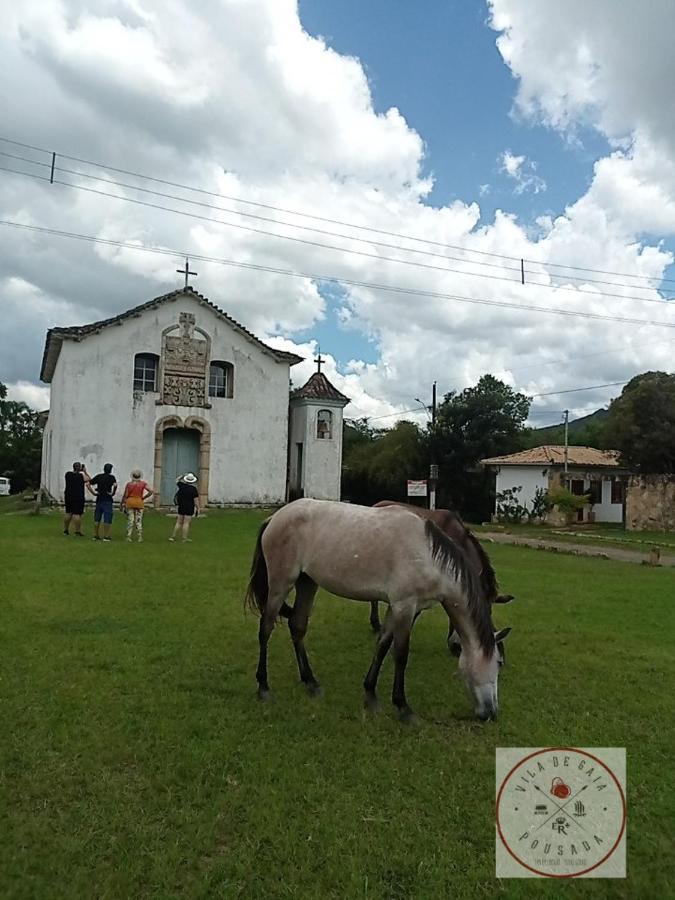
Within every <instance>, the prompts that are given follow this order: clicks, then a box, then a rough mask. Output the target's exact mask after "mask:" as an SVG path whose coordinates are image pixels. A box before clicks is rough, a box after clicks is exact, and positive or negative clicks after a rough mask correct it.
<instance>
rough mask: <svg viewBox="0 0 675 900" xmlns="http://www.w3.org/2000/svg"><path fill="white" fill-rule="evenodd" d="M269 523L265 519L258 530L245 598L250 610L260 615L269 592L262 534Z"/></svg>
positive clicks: (265, 604)
mask: <svg viewBox="0 0 675 900" xmlns="http://www.w3.org/2000/svg"><path fill="white" fill-rule="evenodd" d="M269 523H270V520H269V519H267V520H266V521H264V522H263V523H262V525H261V526H260V531H259V532H258V539H257V540H256V542H255V550H254V551H253V560H252V561H251V577H250V579H249V582H248V590H247V591H246V598H245V600H244V603H245V604H246V606H248V608H249V609H250V610H252V611H253V612H255V611H257V612H258V613H259V614H260V615H262V614H263V613H264V612H265V607H266V606H267V595H268V593H269V581H268V578H267V563H266V562H265V554H264V553H263V550H262V536H263V534H264V533H265V529H266V528H267V526H268V525H269Z"/></svg>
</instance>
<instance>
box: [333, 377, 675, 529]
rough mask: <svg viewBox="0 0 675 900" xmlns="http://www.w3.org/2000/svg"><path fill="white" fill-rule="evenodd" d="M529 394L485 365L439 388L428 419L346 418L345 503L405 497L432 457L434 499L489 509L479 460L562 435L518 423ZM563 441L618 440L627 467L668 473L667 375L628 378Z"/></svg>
mask: <svg viewBox="0 0 675 900" xmlns="http://www.w3.org/2000/svg"><path fill="white" fill-rule="evenodd" d="M530 403H531V399H530V398H529V397H527V396H526V395H525V394H522V393H518V392H517V391H514V390H513V389H512V388H510V387H509V386H508V385H507V384H505V383H504V382H503V381H500V380H499V379H498V378H495V377H494V376H493V375H483V376H482V377H481V378H480V379H479V381H478V383H477V384H476V385H475V386H473V387H470V388H466V389H465V390H463V391H459V392H455V391H451V392H450V393H448V394H446V395H445V396H444V397H443V400H442V402H441V403H440V405H439V407H438V411H437V415H436V422H435V424H433V425H432V424H431V422H429V423H428V424H427V425H426V426H424V427H420V426H419V425H417V424H416V423H414V422H410V421H405V420H403V421H399V422H398V423H397V424H396V425H395V426H394V427H393V428H389V429H381V428H373V427H372V426H371V425H369V423H368V420H367V419H359V420H351V421H347V422H346V423H345V431H344V448H343V473H342V493H343V498H344V499H345V500H349V501H351V502H352V503H366V504H370V503H374V502H376V501H377V500H382V499H385V498H386V499H390V500H406V499H407V497H406V481H407V480H408V479H423V478H428V475H429V466H430V464H431V463H432V462H435V463H437V464H438V467H439V483H438V491H437V505H438V506H443V507H445V506H448V507H452V508H455V509H457V510H459V511H460V512H461V513H462V515H464V516H465V517H466V518H467V519H469V520H470V521H482V520H485V519H487V518H489V516H490V514H491V512H492V510H493V509H494V475H493V474H491V473H490V472H489V471H486V470H485V469H484V468H483V467H482V466H481V465H480V460H481V459H485V458H488V457H492V456H504V455H506V454H508V453H515V452H517V451H519V450H525V449H528V448H530V447H535V446H538V445H540V444H562V443H563V439H564V438H563V428H562V426H561V427H560V429H559V431H557V430H552V429H545V432H546V434H545V436H544V435H543V433H542V432H543V431H544V430H540V429H532V428H528V427H527V426H526V424H525V423H526V421H527V417H528V415H529V411H530ZM568 440H569V443H570V445H573V446H574V445H581V446H591V447H597V448H598V449H612V450H618V451H619V453H620V457H621V462H622V463H623V464H624V465H625V466H627V467H628V468H630V469H631V470H633V471H635V472H641V473H658V474H674V473H675V375H670V374H668V373H666V372H645V373H643V374H642V375H637V376H636V377H635V378H632V379H631V380H630V381H629V382H628V383H627V384H626V385H625V386H624V388H623V390H622V392H621V395H620V396H619V397H616V398H615V399H614V400H612V402H611V403H610V406H609V409H608V410H607V413H606V415H605V416H604V417H603V418H595V417H593V418H592V419H591V421H589V423H588V424H587V425H585V426H584V427H581V428H579V429H570V433H569V439H568Z"/></svg>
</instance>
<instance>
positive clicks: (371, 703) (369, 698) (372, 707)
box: [363, 694, 380, 716]
mask: <svg viewBox="0 0 675 900" xmlns="http://www.w3.org/2000/svg"><path fill="white" fill-rule="evenodd" d="M363 708H364V709H365V710H366V711H367V712H369V713H370V714H371V715H373V716H374V715H376V714H377V713H378V712H379V711H380V702H379V700H378V699H377V697H376V696H375V694H366V696H365V697H364V698H363Z"/></svg>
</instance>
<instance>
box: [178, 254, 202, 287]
mask: <svg viewBox="0 0 675 900" xmlns="http://www.w3.org/2000/svg"><path fill="white" fill-rule="evenodd" d="M176 272H178V274H179V275H185V287H188V275H199V272H191V271H190V260H189V259H188V258H187V256H186V257H185V265H184V266H183V268H182V269H176Z"/></svg>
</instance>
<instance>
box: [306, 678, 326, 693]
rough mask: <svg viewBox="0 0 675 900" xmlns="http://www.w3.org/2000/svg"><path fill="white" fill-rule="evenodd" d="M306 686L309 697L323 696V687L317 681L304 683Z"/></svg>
mask: <svg viewBox="0 0 675 900" xmlns="http://www.w3.org/2000/svg"><path fill="white" fill-rule="evenodd" d="M305 687H306V688H307V693H308V694H309V696H310V697H322V696H323V688H322V687H321V685H320V684H319V682H318V681H314V682H310V683H308V684H305Z"/></svg>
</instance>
